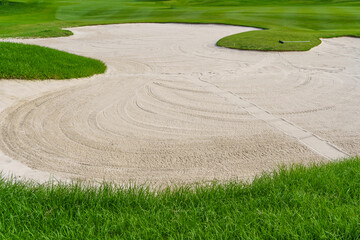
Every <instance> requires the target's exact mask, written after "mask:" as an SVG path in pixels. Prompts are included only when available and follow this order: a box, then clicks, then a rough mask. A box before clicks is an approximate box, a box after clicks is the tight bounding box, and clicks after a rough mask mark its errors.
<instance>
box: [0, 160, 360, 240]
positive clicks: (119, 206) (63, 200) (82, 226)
mask: <svg viewBox="0 0 360 240" xmlns="http://www.w3.org/2000/svg"><path fill="white" fill-rule="evenodd" d="M0 206H1V208H0V238H1V239H110V238H115V239H359V237H360V159H359V158H353V159H348V160H346V161H342V162H334V163H329V164H320V165H314V166H311V167H309V168H306V167H304V166H294V167H292V168H290V169H285V168H281V169H280V170H278V171H274V172H273V173H272V174H265V175H263V176H261V177H259V178H256V179H255V181H253V183H252V184H243V183H239V182H232V183H222V184H219V183H213V184H212V185H210V186H191V187H187V186H181V187H178V188H175V189H169V188H168V189H164V190H157V191H150V190H149V189H148V188H146V187H131V188H122V187H114V186H111V185H102V186H101V187H99V188H95V187H84V186H80V185H78V184H77V185H76V184H75V185H70V186H69V185H56V186H55V185H35V184H31V183H23V182H11V181H7V180H4V179H2V180H0Z"/></svg>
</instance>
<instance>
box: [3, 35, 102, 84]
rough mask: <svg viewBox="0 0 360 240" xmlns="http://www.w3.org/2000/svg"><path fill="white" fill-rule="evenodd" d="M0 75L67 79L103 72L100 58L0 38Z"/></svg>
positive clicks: (4, 76)
mask: <svg viewBox="0 0 360 240" xmlns="http://www.w3.org/2000/svg"><path fill="white" fill-rule="evenodd" d="M0 59H1V61H0V79H69V78H80V77H89V76H92V75H94V74H100V73H104V72H105V70H106V66H105V64H104V63H103V62H101V61H99V60H95V59H90V58H86V57H82V56H78V55H74V54H70V53H66V52H62V51H58V50H54V49H50V48H45V47H39V46H34V45H27V44H19V43H8V42H0Z"/></svg>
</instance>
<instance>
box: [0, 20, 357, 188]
mask: <svg viewBox="0 0 360 240" xmlns="http://www.w3.org/2000/svg"><path fill="white" fill-rule="evenodd" d="M248 30H252V29H251V28H244V27H235V26H221V25H189V24H188V25H184V24H121V25H106V26H90V27H80V28H73V29H71V31H73V32H74V33H75V35H74V36H71V37H68V38H54V39H32V40H21V42H26V43H33V44H38V45H42V46H49V47H52V48H57V49H60V50H65V51H68V52H72V53H76V54H80V55H84V56H89V57H93V58H97V59H100V60H102V61H104V62H105V63H106V64H107V66H108V71H107V72H106V74H104V75H98V76H95V77H92V78H90V79H77V80H71V81H46V82H26V83H24V82H23V81H8V80H6V81H5V80H2V81H0V107H1V109H0V110H4V111H3V112H2V113H1V115H0V116H1V118H0V149H1V150H2V151H3V152H4V153H5V154H6V155H7V156H9V157H11V158H9V157H6V156H3V157H2V156H0V159H1V160H4V159H5V157H6V158H7V161H8V162H9V161H11V162H14V161H13V160H12V159H15V160H18V161H20V162H22V163H24V164H26V165H27V166H29V167H31V168H33V169H36V170H37V171H42V172H43V173H44V174H45V175H46V173H51V174H55V175H56V176H57V177H61V178H72V179H77V178H79V179H87V180H89V179H95V180H103V179H105V180H113V181H116V182H121V183H126V182H128V181H129V180H133V181H136V182H138V183H142V182H146V181H151V182H155V183H159V184H161V183H170V182H175V183H182V182H194V181H202V180H213V179H220V180H228V179H235V178H240V179H248V178H249V177H253V176H254V174H258V173H260V172H261V171H264V170H269V169H272V168H274V167H276V166H277V165H278V164H282V163H285V164H290V163H308V162H312V161H323V160H326V159H335V158H338V157H344V156H346V155H348V154H349V155H355V154H358V153H359V147H360V125H359V123H360V121H359V120H360V107H359V106H360V91H359V85H360V79H359V74H360V70H359V67H358V66H359V62H360V59H359V56H360V47H359V46H360V44H359V43H360V39H354V38H341V39H327V40H324V43H323V44H322V45H320V46H319V47H316V48H314V49H313V50H311V51H309V52H292V53H290V52H288V53H267V52H250V51H237V50H230V49H224V48H219V47H216V46H215V43H216V41H217V40H218V39H220V38H221V37H223V36H227V35H230V34H234V33H237V32H241V31H248ZM9 159H11V160H9ZM2 162H4V161H2ZM0 163H1V161H0ZM17 164H19V163H18V162H17ZM2 166H4V164H2V165H1V166H0V167H2ZM3 169H7V170H9V169H10V170H13V171H14V172H16V169H14V167H11V166H8V167H6V166H4V167H3ZM28 172H30V170H29V171H28ZM18 175H23V172H22V173H19V174H18ZM28 175H31V174H28ZM45 175H44V177H43V179H44V178H45V177H48V175H47V176H45ZM30 177H31V176H30Z"/></svg>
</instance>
